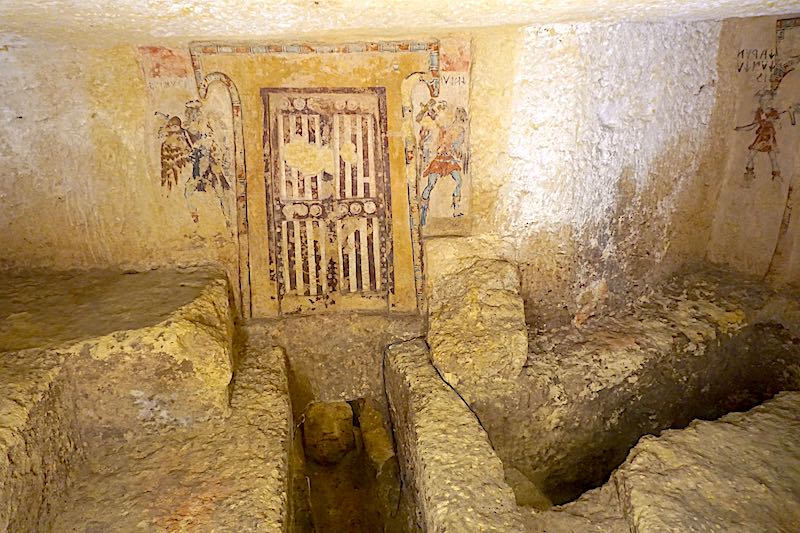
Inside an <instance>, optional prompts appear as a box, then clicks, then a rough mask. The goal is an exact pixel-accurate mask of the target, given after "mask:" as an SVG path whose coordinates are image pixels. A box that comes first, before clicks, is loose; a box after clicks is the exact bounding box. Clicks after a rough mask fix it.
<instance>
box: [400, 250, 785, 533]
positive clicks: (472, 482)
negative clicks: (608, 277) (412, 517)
mask: <svg viewBox="0 0 800 533" xmlns="http://www.w3.org/2000/svg"><path fill="white" fill-rule="evenodd" d="M445 255H446V256H448V257H453V256H454V254H453V253H450V252H447V253H446V254H445ZM429 257H434V258H435V257H436V255H435V253H434V254H429ZM462 259H463V258H462ZM451 265H452V262H451V263H450V264H449V265H448V266H447V267H446V269H442V271H439V272H437V270H436V268H435V266H434V268H431V269H429V275H428V284H429V285H428V294H429V302H428V306H429V307H428V313H429V331H428V336H427V343H425V342H422V341H421V340H420V341H416V342H415V343H413V344H410V343H401V344H397V345H394V346H392V347H390V348H389V349H388V350H387V352H386V362H385V366H386V385H387V395H388V397H389V402H390V407H391V411H392V416H393V421H394V423H395V434H396V436H397V441H398V446H399V455H400V457H401V464H402V465H403V466H404V472H405V476H406V482H407V484H408V485H409V486H411V487H413V490H414V493H415V496H416V500H417V506H418V509H419V510H418V513H419V523H420V524H421V525H422V526H423V527H425V528H427V530H428V531H450V530H459V531H461V530H463V531H672V530H675V531H679V530H689V529H691V528H689V526H688V525H687V524H689V522H686V520H698V521H701V522H703V523H706V524H708V525H709V527H712V528H713V527H719V528H722V529H723V530H724V529H726V528H729V527H731V524H738V523H747V524H750V525H751V526H752V527H753V528H755V529H758V530H775V531H789V530H790V529H786V525H787V524H788V523H790V522H787V517H790V518H788V520H790V521H791V520H797V518H798V517H800V505H798V503H797V502H798V501H800V499H798V493H797V489H796V487H797V486H800V456H798V454H797V453H796V450H794V449H793V444H791V443H793V442H796V438H797V431H798V430H800V426H798V424H797V420H800V393H796V392H783V393H782V392H781V391H798V390H800V304H799V303H798V302H800V299H797V298H796V297H792V295H785V294H779V293H776V292H774V291H772V290H771V289H769V288H767V287H765V286H764V285H762V284H761V283H759V282H757V281H754V280H748V279H743V278H742V277H740V276H734V275H731V274H728V273H725V272H721V271H717V270H713V269H706V270H698V271H693V272H687V273H683V274H681V275H678V276H675V277H674V278H672V279H671V280H669V281H667V282H666V283H664V285H663V286H661V287H660V288H658V289H657V290H655V291H654V293H653V294H652V295H651V296H649V297H648V298H646V299H641V300H639V301H637V302H636V303H634V304H631V305H629V306H628V307H624V308H619V309H616V310H610V311H609V312H608V313H606V314H604V315H598V316H596V317H594V318H590V319H589V320H588V321H586V322H585V323H582V324H580V325H570V326H567V327H563V328H559V329H555V330H550V331H538V332H530V339H529V340H528V342H520V340H519V339H520V337H522V338H523V339H524V338H525V337H526V336H527V335H528V332H527V328H526V326H525V323H524V317H523V305H522V300H521V297H520V295H519V292H518V286H519V282H518V278H516V272H515V268H514V267H513V265H511V264H509V263H507V262H505V261H502V260H498V259H492V258H487V257H469V258H467V259H466V260H465V265H466V266H465V267H464V268H453V267H452V266H451ZM431 272H432V273H431ZM778 393H780V395H779V396H778V397H777V398H776V399H774V400H770V398H772V397H773V396H774V395H776V394H778ZM765 401H766V403H764V404H763V406H759V404H761V403H762V402H765ZM757 406H759V407H757ZM751 408H755V409H753V410H752V411H748V412H747V413H744V414H739V413H734V414H730V415H728V416H724V415H726V413H730V412H734V411H747V410H749V409H751ZM444 413H446V414H444ZM719 417H723V418H722V419H720V420H717V421H714V420H716V419H718V418H719ZM695 419H701V420H709V422H697V421H695V422H692V421H693V420H695ZM687 425H689V428H687V429H675V430H672V431H668V430H670V428H685V427H686V426H687ZM647 435H661V436H660V437H658V438H656V437H652V436H650V437H645V436H647ZM643 437H644V438H643ZM706 437H707V438H708V441H707V442H704V440H703V439H704V438H706ZM640 439H641V440H640ZM465 440H466V441H468V443H469V444H464V442H463V441H465ZM637 442H639V444H638V445H637ZM715 447H717V448H721V450H720V451H719V453H717V452H716V451H714V448H715ZM737 450H738V453H737ZM676 454H677V455H676ZM715 454H716V456H715V457H710V456H714V455H715ZM765 454H766V456H768V457H769V460H766V461H765V460H762V459H761V457H763V456H765ZM678 455H680V456H683V457H685V460H682V461H678V463H680V464H677V463H676V464H673V463H674V462H675V461H673V460H671V459H670V458H673V459H674V458H676V457H677V456H678ZM626 457H627V461H626ZM739 460H741V462H742V463H741V465H738V464H737V461H739ZM682 465H683V466H687V468H689V471H688V472H685V473H684V474H685V475H683V474H677V473H675V472H672V471H671V470H670V469H672V468H682ZM660 469H664V470H663V471H662V470H660ZM609 476H610V477H609ZM692 476H698V479H692ZM609 479H610V481H609ZM655 479H660V480H667V482H666V483H662V481H659V482H658V483H656V482H655V481H654V480H655ZM699 479H706V480H709V479H713V480H716V481H715V482H714V483H711V484H709V483H710V482H709V483H705V485H703V486H704V487H705V488H704V489H702V490H701V489H699V488H698V487H699V486H700V485H702V483H700V482H699ZM758 479H763V480H766V482H767V483H768V485H769V486H771V487H774V490H773V491H772V492H764V493H759V495H758V496H756V495H754V494H749V495H748V491H750V490H751V489H752V487H753V486H754V483H756V482H757V480H758ZM650 485H661V489H657V488H651V487H650ZM744 487H750V488H749V489H745V488H744ZM793 487H794V488H793ZM512 489H513V492H512ZM703 490H705V491H706V492H707V494H709V495H710V496H707V497H705V496H702V494H701V493H702V492H703ZM587 491H588V492H587ZM726 501H727V502H728V503H729V504H728V503H724V502H726ZM670 502H671V503H670ZM720 502H723V503H720ZM553 505H555V507H553ZM659 506H663V509H662V507H659ZM661 513H672V515H671V516H672V517H673V518H674V517H676V516H678V517H681V516H682V518H681V519H680V520H678V521H677V522H674V524H677V525H673V526H670V527H673V529H669V527H667V528H666V529H664V527H665V524H666V523H667V522H664V520H663V516H662V517H661V518H658V517H659V516H661ZM681 520H683V521H681ZM681 524H682V526H681ZM684 526H685V528H684V529H680V527H684ZM675 527H677V528H678V529H674V528H675ZM687 528H688V529H687Z"/></svg>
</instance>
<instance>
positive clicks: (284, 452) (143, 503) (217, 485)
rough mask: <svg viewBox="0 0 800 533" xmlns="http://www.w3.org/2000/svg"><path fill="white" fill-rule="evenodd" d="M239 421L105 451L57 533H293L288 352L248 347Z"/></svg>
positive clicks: (69, 503) (91, 465)
mask: <svg viewBox="0 0 800 533" xmlns="http://www.w3.org/2000/svg"><path fill="white" fill-rule="evenodd" d="M244 352H245V353H244V355H243V358H242V359H243V360H242V363H241V365H240V366H239V367H238V368H237V372H236V377H235V379H234V382H233V393H232V396H231V415H230V416H229V417H227V418H220V417H217V418H213V419H210V420H208V421H205V422H199V423H196V424H194V425H192V426H186V427H167V428H163V429H162V430H161V431H159V432H158V433H150V434H146V435H141V436H138V437H136V438H133V439H132V440H130V441H128V442H125V443H114V442H110V443H108V444H106V445H104V446H101V447H99V448H97V450H96V451H95V453H93V456H92V457H91V459H90V460H89V461H88V462H87V463H85V464H84V465H82V467H81V468H80V470H79V471H78V472H77V475H76V476H75V481H74V484H73V487H72V489H71V491H69V492H68V493H67V494H66V498H65V499H64V504H63V506H61V507H59V508H57V509H56V512H55V515H56V518H55V520H54V523H53V527H52V529H50V530H51V531H86V532H90V531H113V532H119V533H126V532H130V531H148V532H150V531H152V532H158V533H162V532H175V531H198V532H199V531H242V532H245V531H247V532H264V533H275V532H280V531H287V530H288V525H289V520H290V515H289V511H288V506H289V502H288V499H287V495H288V493H289V491H288V483H289V481H288V479H289V476H288V468H289V465H288V457H289V454H288V449H289V446H290V445H291V438H292V431H291V428H292V419H291V407H290V404H289V394H288V385H287V378H286V362H285V354H284V353H283V350H281V349H279V348H274V347H272V346H271V345H270V344H265V343H263V342H262V341H261V340H260V339H254V340H251V341H249V342H248V343H247V344H246V345H245V346H244Z"/></svg>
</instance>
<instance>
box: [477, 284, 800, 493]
mask: <svg viewBox="0 0 800 533" xmlns="http://www.w3.org/2000/svg"><path fill="white" fill-rule="evenodd" d="M798 302H800V299H798V298H797V296H796V295H794V294H793V293H790V292H786V293H783V294H779V293H776V292H774V291H772V290H771V289H769V288H768V287H766V286H764V285H763V284H761V283H760V282H758V281H757V280H753V279H749V278H743V277H741V276H738V275H731V274H729V273H726V272H723V271H718V270H710V269H709V270H702V271H697V272H689V273H685V274H682V275H678V276H676V277H675V278H673V279H672V280H670V281H669V282H668V283H666V284H665V285H664V286H662V287H661V288H660V289H658V290H657V291H655V292H654V294H652V295H651V296H650V297H648V298H643V299H641V300H639V301H636V302H632V303H631V304H630V305H629V306H627V307H624V308H619V309H616V310H615V311H609V312H607V313H605V314H604V316H598V317H596V318H593V319H591V320H589V321H587V322H586V323H585V324H584V325H582V326H581V327H578V326H575V325H571V326H567V327H562V328H557V329H552V330H542V331H535V330H533V331H531V339H530V351H529V354H528V358H527V361H526V362H525V367H524V369H523V371H522V372H521V373H520V375H519V376H518V378H517V379H516V380H515V381H514V382H513V386H512V387H508V388H506V389H505V390H502V389H494V390H492V389H482V391H481V392H482V393H483V395H482V396H481V397H480V398H478V399H477V400H476V401H473V402H471V407H472V409H473V410H474V411H475V413H476V414H477V416H478V418H479V419H480V420H481V422H482V424H483V426H484V427H485V428H486V431H488V433H489V435H490V437H491V440H492V444H493V445H494V448H495V450H497V453H498V455H499V456H500V457H501V458H502V459H503V461H504V464H506V465H508V466H513V467H514V468H516V469H518V470H519V471H520V472H522V473H523V474H524V475H525V476H526V477H527V478H528V479H530V480H531V481H533V482H534V483H535V484H537V485H538V486H539V487H540V488H541V489H542V490H543V491H544V493H545V494H546V495H547V496H548V497H550V498H551V500H552V501H553V502H554V503H564V502H567V501H570V500H572V499H574V498H575V497H577V496H578V495H580V494H581V493H582V492H584V491H585V490H587V489H589V488H592V487H597V486H599V485H600V484H602V483H603V482H604V481H605V479H607V476H608V475H609V474H610V472H611V471H612V470H613V468H614V467H616V466H617V465H619V464H621V463H622V461H623V460H624V459H625V456H626V455H627V453H628V450H629V449H630V448H631V447H632V446H633V445H634V444H635V443H636V442H637V441H638V439H639V438H640V437H641V436H642V435H646V434H651V433H656V434H657V433H658V432H659V431H662V430H664V429H667V428H670V427H683V426H685V425H686V424H688V423H689V422H690V421H691V420H692V419H694V418H705V419H714V418H717V417H719V416H721V415H723V414H725V413H727V412H730V411H732V410H746V409H749V408H751V407H753V406H755V405H757V404H759V403H760V402H762V401H764V400H765V399H768V398H770V397H771V396H772V395H774V394H776V393H778V392H780V391H782V390H798V389H800V334H799V333H798V332H799V331H800V330H798V322H797V317H798V315H797V309H798V305H799V304H798Z"/></svg>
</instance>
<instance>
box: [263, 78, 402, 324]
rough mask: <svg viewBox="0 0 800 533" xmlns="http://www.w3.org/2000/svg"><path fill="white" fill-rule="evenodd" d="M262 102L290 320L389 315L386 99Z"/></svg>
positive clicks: (309, 93) (341, 93)
mask: <svg viewBox="0 0 800 533" xmlns="http://www.w3.org/2000/svg"><path fill="white" fill-rule="evenodd" d="M261 95H262V99H263V101H264V109H265V114H264V153H265V157H266V164H265V172H266V177H267V184H268V196H267V202H268V204H269V205H268V212H269V216H270V238H271V248H270V251H271V262H272V272H271V274H272V276H273V277H274V279H275V281H276V282H277V286H278V298H279V301H280V310H281V313H284V314H288V313H309V312H318V311H323V310H345V309H365V310H376V309H386V308H387V306H388V296H389V293H390V291H392V290H393V281H394V280H393V272H392V261H391V254H392V243H391V208H390V207H391V206H390V194H389V191H390V189H389V163H388V157H387V140H386V96H385V92H384V90H383V89H382V88H368V89H284V88H281V89H262V90H261Z"/></svg>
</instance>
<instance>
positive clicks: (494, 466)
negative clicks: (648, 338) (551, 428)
mask: <svg viewBox="0 0 800 533" xmlns="http://www.w3.org/2000/svg"><path fill="white" fill-rule="evenodd" d="M386 371H387V374H386V376H387V394H388V395H389V402H390V406H391V411H392V415H393V417H394V421H395V431H396V435H397V438H398V445H399V452H400V457H401V461H402V463H403V473H404V476H406V478H407V479H406V481H407V482H408V483H411V484H412V485H413V490H414V493H415V497H416V498H417V504H418V506H419V509H420V513H421V514H420V517H421V519H422V521H423V522H422V523H421V524H420V525H421V526H422V527H425V528H427V530H428V531H445V530H447V531H450V530H453V531H465V532H479V531H504V532H506V531H509V532H510V531H526V532H531V533H533V532H536V533H577V532H580V533H631V532H638V533H645V532H647V533H651V532H652V533H656V532H675V533H678V532H686V531H692V532H695V531H697V532H700V531H731V532H742V533H745V532H752V531H776V532H782V533H783V532H785V533H790V532H793V531H795V530H796V525H797V523H798V521H800V452H799V451H798V449H797V446H796V445H795V443H796V442H797V441H798V438H800V393H798V392H784V393H780V394H778V395H777V396H776V397H775V398H774V399H772V400H768V401H767V402H765V403H764V404H762V405H759V406H757V407H755V408H753V409H752V410H750V411H747V412H744V413H732V414H729V415H726V416H724V417H722V418H721V419H719V420H716V421H695V422H693V423H692V424H691V425H689V427H687V428H685V429H682V430H668V431H666V432H664V433H663V434H662V435H661V436H660V437H655V436H645V437H643V438H642V439H641V440H640V441H639V443H638V444H636V446H635V447H634V448H633V449H632V450H631V451H630V453H629V454H628V458H627V460H626V461H625V462H624V463H623V464H622V465H621V466H620V467H619V468H618V469H617V470H616V471H615V472H614V473H613V474H612V475H611V478H610V480H609V481H608V482H607V483H605V484H604V485H602V486H601V487H599V488H597V489H594V490H591V491H588V492H586V493H584V494H583V495H582V496H581V497H580V498H579V499H577V500H576V501H574V502H571V503H568V504H566V505H561V506H556V507H553V508H552V509H550V510H548V511H545V512H539V511H536V510H534V509H531V508H526V507H521V506H515V505H514V501H513V496H512V493H511V490H510V488H509V486H508V485H507V484H506V482H505V481H504V480H503V472H502V466H501V464H500V462H499V459H498V457H497V455H496V454H495V452H494V450H493V449H492V447H491V445H489V442H488V439H487V435H486V433H485V432H484V431H483V429H482V428H481V427H480V424H479V422H478V420H477V419H476V418H475V416H474V415H473V413H471V412H470V410H469V407H468V406H467V405H466V404H465V403H464V402H463V401H462V400H461V398H459V397H458V395H457V394H456V393H455V392H454V391H453V390H452V389H451V388H450V387H448V386H447V384H446V383H444V382H443V381H442V380H441V378H440V376H439V375H438V374H437V373H436V371H435V370H434V369H433V367H432V366H431V364H430V362H429V360H428V355H427V347H426V346H425V344H424V342H422V341H421V340H418V341H411V342H404V343H400V344H396V345H393V346H391V347H390V348H389V349H387V352H386ZM506 477H507V478H508V475H507V474H506Z"/></svg>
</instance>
